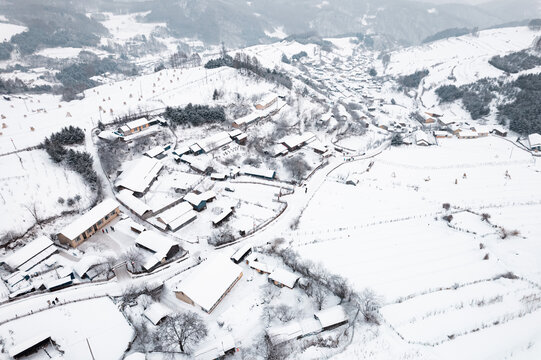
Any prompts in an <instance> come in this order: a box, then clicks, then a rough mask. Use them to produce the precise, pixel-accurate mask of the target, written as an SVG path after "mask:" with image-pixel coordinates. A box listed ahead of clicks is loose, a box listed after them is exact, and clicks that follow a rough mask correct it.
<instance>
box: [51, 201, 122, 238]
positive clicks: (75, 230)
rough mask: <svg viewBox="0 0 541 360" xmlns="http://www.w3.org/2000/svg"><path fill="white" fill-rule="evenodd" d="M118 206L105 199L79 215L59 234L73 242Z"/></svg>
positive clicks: (116, 202) (115, 202) (116, 203)
mask: <svg viewBox="0 0 541 360" xmlns="http://www.w3.org/2000/svg"><path fill="white" fill-rule="evenodd" d="M119 206H120V204H119V203H118V201H116V200H114V199H111V198H107V199H105V200H103V201H102V202H101V203H99V204H98V205H96V206H94V207H93V208H92V209H91V210H90V211H88V212H86V213H85V214H83V215H81V216H80V217H79V218H78V219H76V220H75V221H74V222H72V223H71V224H69V225H68V226H66V227H65V228H63V229H62V231H60V234H62V235H64V236H65V237H66V238H68V239H70V240H73V239H75V238H77V237H78V236H79V235H81V234H82V233H83V232H85V231H86V230H88V229H89V228H90V227H91V226H92V225H94V224H96V223H97V222H98V221H99V220H101V219H102V218H103V217H104V216H105V215H107V214H110V213H111V212H113V211H114V210H115V209H116V208H117V207H119Z"/></svg>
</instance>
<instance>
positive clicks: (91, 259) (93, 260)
mask: <svg viewBox="0 0 541 360" xmlns="http://www.w3.org/2000/svg"><path fill="white" fill-rule="evenodd" d="M101 261H103V259H102V258H101V257H99V256H92V255H89V256H85V257H83V258H82V259H81V260H79V261H78V262H77V263H76V264H75V265H73V271H74V272H75V273H76V274H77V275H79V277H80V278H82V277H83V276H85V274H86V273H87V272H88V270H89V269H90V268H91V267H92V266H94V265H96V264H99V263H100V262H101Z"/></svg>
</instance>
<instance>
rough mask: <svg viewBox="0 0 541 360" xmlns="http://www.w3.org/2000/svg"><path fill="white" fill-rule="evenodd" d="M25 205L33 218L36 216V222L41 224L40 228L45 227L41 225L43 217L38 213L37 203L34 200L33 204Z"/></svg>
mask: <svg viewBox="0 0 541 360" xmlns="http://www.w3.org/2000/svg"><path fill="white" fill-rule="evenodd" d="M24 207H25V208H26V210H28V212H29V213H30V215H32V218H34V221H35V222H36V224H38V225H39V228H40V229H43V226H42V225H41V222H42V218H41V216H39V215H38V208H37V206H36V203H35V202H34V203H32V205H24Z"/></svg>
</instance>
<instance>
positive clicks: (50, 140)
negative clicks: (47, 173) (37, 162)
mask: <svg viewBox="0 0 541 360" xmlns="http://www.w3.org/2000/svg"><path fill="white" fill-rule="evenodd" d="M84 139H85V134H84V132H83V130H82V129H81V128H78V127H74V126H69V127H65V128H63V129H62V130H60V131H59V132H57V133H54V134H52V135H51V136H50V137H47V138H45V140H44V141H43V143H42V144H41V146H42V147H43V148H44V149H45V151H46V152H47V154H48V155H49V157H50V158H51V160H53V161H54V162H55V163H57V164H63V165H64V166H66V167H67V168H68V169H70V170H73V171H75V172H77V173H79V174H80V175H81V176H82V177H83V179H84V180H85V182H86V183H87V184H88V185H89V186H90V188H91V189H92V190H94V191H97V192H98V194H101V182H100V179H99V178H98V174H97V173H96V171H95V170H94V160H93V158H92V155H90V154H89V153H88V152H85V151H77V150H73V149H66V148H65V146H67V145H77V144H83V143H84Z"/></svg>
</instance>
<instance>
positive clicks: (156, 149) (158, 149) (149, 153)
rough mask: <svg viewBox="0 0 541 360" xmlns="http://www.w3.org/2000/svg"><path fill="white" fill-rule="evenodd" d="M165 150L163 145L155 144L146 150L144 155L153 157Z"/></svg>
mask: <svg viewBox="0 0 541 360" xmlns="http://www.w3.org/2000/svg"><path fill="white" fill-rule="evenodd" d="M164 151H165V149H164V147H163V146H155V147H153V148H152V149H150V150H148V151H147V152H145V155H147V156H149V157H151V158H153V157H156V156H158V155H160V154H161V153H163V152H164Z"/></svg>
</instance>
